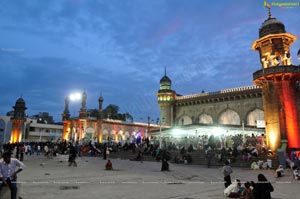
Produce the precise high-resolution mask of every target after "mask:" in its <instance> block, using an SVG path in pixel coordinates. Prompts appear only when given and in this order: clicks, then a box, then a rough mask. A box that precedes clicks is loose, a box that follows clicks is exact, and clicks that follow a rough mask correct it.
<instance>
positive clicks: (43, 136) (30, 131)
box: [24, 118, 63, 141]
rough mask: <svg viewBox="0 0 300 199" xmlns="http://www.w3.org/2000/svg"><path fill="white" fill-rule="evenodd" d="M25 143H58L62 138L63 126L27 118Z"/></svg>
mask: <svg viewBox="0 0 300 199" xmlns="http://www.w3.org/2000/svg"><path fill="white" fill-rule="evenodd" d="M25 126H26V129H25V138H24V140H25V141H56V140H58V139H60V138H61V137H62V132H63V125H59V124H47V123H46V124H45V123H40V122H39V119H35V118H27V120H26V122H25Z"/></svg>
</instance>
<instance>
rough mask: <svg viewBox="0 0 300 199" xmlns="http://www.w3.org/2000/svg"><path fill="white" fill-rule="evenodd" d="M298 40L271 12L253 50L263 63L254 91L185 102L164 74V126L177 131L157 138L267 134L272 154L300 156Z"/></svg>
mask: <svg viewBox="0 0 300 199" xmlns="http://www.w3.org/2000/svg"><path fill="white" fill-rule="evenodd" d="M296 39H297V37H296V36H295V35H293V34H290V33H288V32H286V30H285V26H284V24H283V23H282V22H280V21H279V20H277V19H276V18H274V17H272V15H271V11H270V8H269V15H268V18H267V19H266V20H265V21H264V22H263V23H262V25H261V27H260V29H259V38H258V39H257V40H255V41H254V42H253V44H252V49H253V50H255V51H258V52H259V55H260V62H261V69H258V70H257V71H256V72H254V73H253V82H254V84H255V85H253V86H246V87H240V88H233V89H225V90H221V91H217V92H202V93H199V94H191V95H184V96H182V95H179V94H177V93H176V91H174V90H172V88H171V84H172V81H171V79H170V78H169V77H168V76H167V74H166V72H165V75H164V76H163V77H162V78H161V80H160V88H159V90H158V92H157V94H156V95H157V99H158V104H159V107H160V118H161V121H160V122H161V123H162V125H166V126H171V127H172V128H170V129H168V130H165V131H162V132H161V131H160V132H156V133H155V135H157V136H162V137H164V136H165V137H168V138H169V139H170V138H171V139H172V138H175V137H187V136H190V137H195V138H196V137H197V136H199V135H203V134H204V135H218V134H225V135H226V134H236V133H250V134H252V133H253V134H256V135H257V134H261V133H263V134H265V135H266V144H267V146H268V148H270V149H271V150H273V151H275V150H277V149H278V148H280V147H282V146H283V147H284V146H287V147H288V148H290V149H292V148H293V149H298V150H300V134H299V108H300V107H299V99H300V97H299V87H298V82H299V79H300V67H299V66H295V65H293V64H292V63H291V58H290V46H291V45H292V44H293V43H294V42H295V40H296Z"/></svg>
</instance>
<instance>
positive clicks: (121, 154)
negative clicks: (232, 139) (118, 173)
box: [107, 150, 279, 169]
mask: <svg viewBox="0 0 300 199" xmlns="http://www.w3.org/2000/svg"><path fill="white" fill-rule="evenodd" d="M137 151H138V150H136V152H135V153H132V151H118V152H113V153H110V154H109V155H107V158H110V159H116V158H119V159H133V158H135V157H136V156H137ZM170 154H171V157H172V158H171V160H170V162H174V158H175V157H176V156H177V155H178V154H180V151H171V152H170ZM190 156H191V157H192V162H191V163H190V164H192V165H207V160H206V158H205V152H204V151H203V150H198V151H193V152H191V153H190ZM267 159H271V160H272V169H276V168H278V165H279V160H278V156H277V155H273V156H268V155H267V154H260V155H259V157H258V158H256V157H253V158H252V159H251V160H249V161H246V160H242V157H241V156H240V155H239V156H238V157H237V159H236V161H235V162H231V163H230V165H231V166H232V167H241V168H250V167H251V163H252V162H254V161H255V162H257V161H259V160H262V161H264V162H265V161H266V160H267ZM143 161H157V160H156V158H155V157H153V156H151V155H143ZM223 165H224V162H219V161H218V159H217V158H216V157H213V158H212V160H211V167H222V166H223Z"/></svg>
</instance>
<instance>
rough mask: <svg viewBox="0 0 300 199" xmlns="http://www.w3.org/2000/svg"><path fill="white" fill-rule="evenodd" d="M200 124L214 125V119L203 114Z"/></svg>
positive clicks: (200, 117)
mask: <svg viewBox="0 0 300 199" xmlns="http://www.w3.org/2000/svg"><path fill="white" fill-rule="evenodd" d="M199 123H200V124H213V123H214V122H213V119H212V117H211V116H210V115H208V114H206V113H203V114H201V115H200V116H199Z"/></svg>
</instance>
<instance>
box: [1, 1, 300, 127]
mask: <svg viewBox="0 0 300 199" xmlns="http://www.w3.org/2000/svg"><path fill="white" fill-rule="evenodd" d="M269 2H270V3H271V1H269ZM276 2H278V1H276ZM280 2H285V1H280ZM287 2H293V1H287ZM298 2H299V1H298ZM263 3H264V2H263V0H214V1H201V0H107V1H102V0H0V33H1V34H0V35H1V36H0V74H1V78H0V93H1V95H0V115H6V113H7V112H8V111H11V110H12V106H14V104H15V101H16V100H17V99H18V98H19V97H21V96H22V97H23V99H24V100H25V101H26V106H27V108H28V109H27V111H26V113H27V114H28V115H35V114H38V113H39V112H49V113H50V115H52V116H53V117H54V119H55V121H56V122H59V121H61V114H62V112H63V110H64V103H65V102H64V101H65V98H66V97H67V96H69V95H70V94H71V93H73V92H76V91H77V92H81V93H82V92H83V91H84V89H85V90H86V93H87V108H88V109H90V108H98V97H99V96H100V94H101V93H102V96H103V98H104V104H103V106H104V107H106V106H107V105H109V104H115V105H118V106H119V107H120V112H121V113H125V112H129V113H130V114H131V115H132V116H133V118H134V120H135V121H143V122H146V118H147V116H148V115H149V116H150V117H151V119H154V118H157V117H159V106H158V104H157V98H156V96H155V94H156V92H157V91H158V89H159V80H160V79H161V78H162V76H163V75H164V68H165V67H166V68H167V75H168V77H169V78H170V79H171V80H172V89H173V90H175V91H176V92H177V93H179V94H182V95H187V94H193V93H200V92H201V91H202V90H204V91H208V92H209V91H218V90H221V89H227V88H235V87H241V86H248V85H252V84H253V83H252V74H253V72H255V71H256V70H259V69H261V65H260V62H259V55H258V52H255V51H253V50H252V49H251V45H252V42H253V41H254V40H256V39H258V30H259V27H260V26H261V24H262V23H263V22H264V20H265V19H267V17H268V11H267V9H266V8H265V7H264V6H263ZM272 15H273V17H275V18H277V19H278V20H280V21H281V22H283V23H284V24H285V27H286V30H287V32H290V33H292V34H294V35H296V36H298V37H299V34H300V26H299V24H300V6H296V7H291V8H287V7H278V6H273V7H272ZM299 48H300V42H299V38H298V39H297V41H296V42H295V43H294V45H293V46H292V48H291V56H292V62H293V64H294V65H299V62H298V59H297V52H298V49H299ZM80 105H81V103H80V101H77V102H75V101H74V102H71V103H70V112H71V115H72V116H74V114H75V115H76V116H77V115H78V111H79V108H80ZM141 118H143V119H141Z"/></svg>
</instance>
